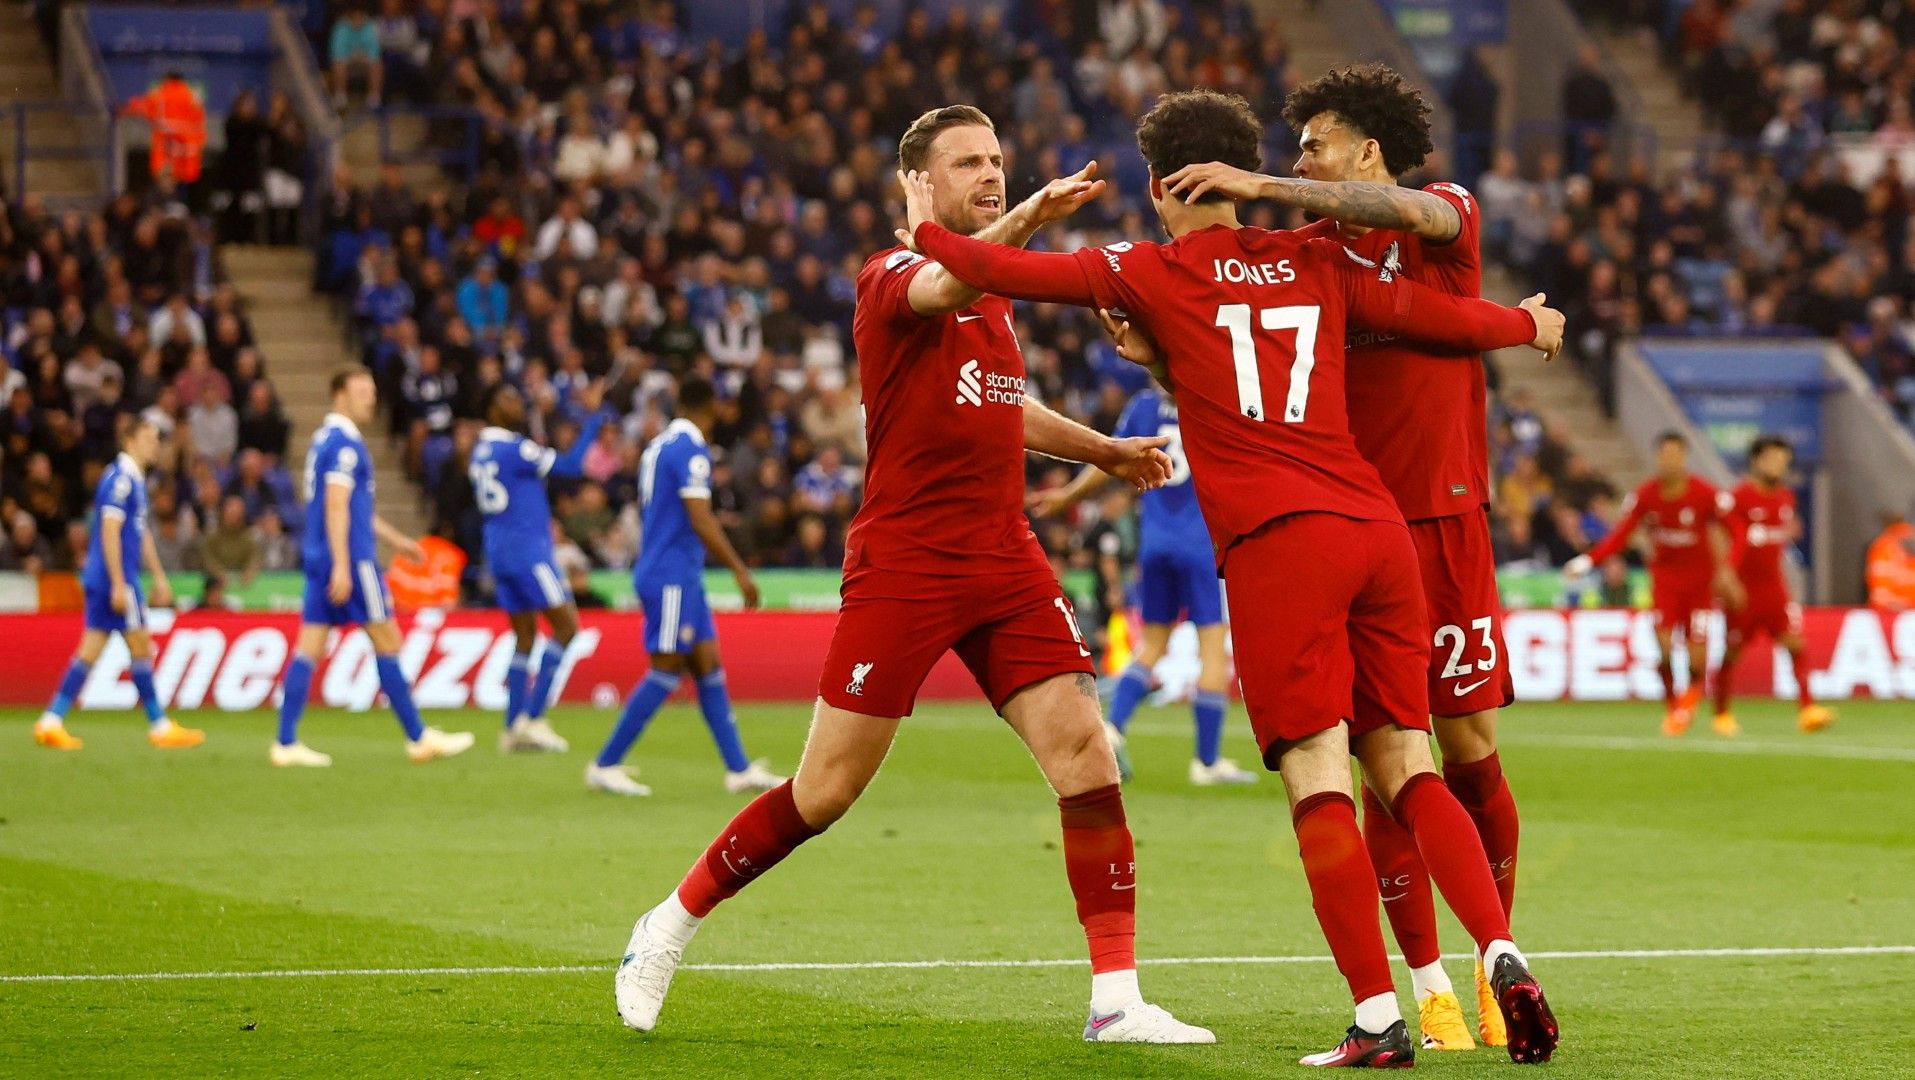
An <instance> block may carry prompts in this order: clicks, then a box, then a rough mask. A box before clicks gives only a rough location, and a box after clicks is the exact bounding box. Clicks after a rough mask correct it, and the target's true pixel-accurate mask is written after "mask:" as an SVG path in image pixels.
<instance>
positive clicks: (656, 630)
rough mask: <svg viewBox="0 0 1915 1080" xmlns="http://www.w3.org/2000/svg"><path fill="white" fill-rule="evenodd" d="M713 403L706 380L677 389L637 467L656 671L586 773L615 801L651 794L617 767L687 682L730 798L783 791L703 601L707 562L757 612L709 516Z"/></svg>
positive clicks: (642, 578) (638, 580)
mask: <svg viewBox="0 0 1915 1080" xmlns="http://www.w3.org/2000/svg"><path fill="white" fill-rule="evenodd" d="M716 402H717V395H716V393H715V392H714V391H713V389H712V385H711V383H709V382H706V381H705V380H704V379H700V378H697V377H695V376H694V377H688V378H686V379H685V380H684V381H683V382H681V383H680V384H679V387H678V418H677V419H675V420H673V421H672V422H671V424H670V426H668V427H666V429H665V430H664V432H663V433H662V434H660V435H659V436H658V438H656V439H653V440H652V441H651V444H650V445H649V446H647V447H645V455H644V457H643V458H642V459H641V460H640V462H639V466H638V494H639V500H640V504H641V505H640V522H641V536H642V544H641V547H640V548H639V553H638V563H637V565H635V566H634V567H633V568H632V584H633V587H634V588H635V589H637V591H638V599H639V603H640V604H642V605H643V606H644V608H645V648H646V650H647V651H648V652H650V653H651V657H652V670H651V671H650V672H648V673H647V674H646V676H645V677H644V678H643V679H641V680H639V683H638V685H637V686H635V687H633V688H632V692H631V693H630V694H628V695H626V698H625V708H624V710H623V711H622V712H621V713H620V714H619V717H618V724H617V726H616V727H614V728H613V729H612V734H611V737H610V738H609V739H607V740H606V741H605V748H604V749H603V750H600V751H599V755H598V760H596V761H594V762H593V763H592V764H590V765H588V766H586V768H585V784H586V786H587V787H590V788H594V789H597V790H599V791H608V792H611V793H612V794H614V795H649V794H651V789H650V788H648V787H646V786H645V785H644V784H641V783H639V782H638V781H637V780H634V779H632V776H631V774H630V773H628V772H626V771H625V769H624V767H623V766H622V765H621V764H620V763H621V762H623V761H624V760H625V754H626V752H627V751H629V750H630V749H631V748H632V743H633V742H635V741H637V739H638V737H639V735H640V734H641V733H642V732H643V731H644V730H645V725H646V724H648V723H650V722H651V719H652V714H654V713H656V712H657V711H658V707H659V706H660V705H663V704H664V703H665V699H666V698H668V697H670V696H671V695H672V691H674V690H676V689H678V684H679V682H680V681H681V680H682V679H683V678H684V677H685V675H686V673H688V672H689V673H690V674H691V676H692V677H693V678H695V679H697V680H698V707H699V710H700V711H702V712H703V713H704V715H705V726H706V727H708V728H710V729H711V737H712V741H714V742H716V743H717V744H718V753H719V755H720V756H721V757H723V758H724V759H725V790H727V791H730V792H732V793H734V794H737V793H740V792H746V791H770V790H771V789H772V788H775V787H777V786H778V785H779V784H782V783H784V782H785V781H784V777H782V776H776V775H774V774H773V773H772V772H771V770H770V769H767V768H766V767H765V763H764V762H762V761H753V760H751V759H750V758H749V757H747V756H746V755H745V747H744V744H743V743H742V742H741V741H740V740H739V738H738V719H737V717H735V716H733V715H732V711H731V695H730V694H729V693H727V692H726V689H725V669H724V668H722V667H720V666H719V664H718V635H717V632H716V631H715V630H714V629H713V627H712V618H711V605H709V604H707V603H706V602H705V554H706V552H710V553H711V554H712V555H713V556H714V557H716V558H717V559H718V561H719V562H722V563H724V564H725V566H726V567H728V568H730V570H731V574H732V577H733V578H735V579H737V582H738V591H739V592H741V593H743V594H744V597H745V607H747V608H755V607H757V606H758V583H757V582H755V581H753V580H752V577H751V571H750V570H749V569H748V568H747V567H746V566H745V561H744V560H743V559H741V558H739V557H738V552H737V550H736V549H734V548H733V547H732V546H731V541H730V540H729V539H727V538H726V537H725V530H724V529H722V528H720V527H719V525H718V518H717V516H716V515H714V514H713V513H712V509H711V451H710V450H709V449H707V448H706V446H705V439H706V438H707V437H708V436H709V435H710V434H711V429H712V425H713V424H714V423H716V421H717V416H718V413H717V408H716Z"/></svg>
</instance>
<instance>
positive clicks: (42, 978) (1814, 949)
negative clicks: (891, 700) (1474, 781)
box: [0, 945, 1915, 983]
mask: <svg viewBox="0 0 1915 1080" xmlns="http://www.w3.org/2000/svg"><path fill="white" fill-rule="evenodd" d="M1527 955H1529V956H1530V957H1531V958H1532V959H1537V960H1682V959H1708V958H1713V957H1755V956H1915V945H1829V946H1804V947H1799V948H1792V947H1777V948H1748V949H1587V950H1580V951H1564V952H1531V953H1529V954H1527ZM1471 956H1472V954H1471V953H1450V954H1448V956H1447V958H1448V959H1452V960H1467V959H1470V958H1471ZM1398 959H1401V958H1400V957H1399V958H1398ZM1332 960H1333V958H1331V957H1328V956H1166V957H1155V958H1151V957H1144V958H1141V959H1139V960H1138V961H1137V963H1138V964H1139V965H1141V966H1148V967H1189V966H1195V965H1207V966H1212V965H1214V966H1223V967H1229V966H1249V965H1257V964H1328V963H1331V962H1332ZM1086 962H1087V961H1085V960H1083V959H1081V958H1078V959H1071V960H850V961H790V962H782V963H766V964H685V965H683V966H682V967H681V968H679V970H681V971H709V972H731V973H751V972H776V971H954V970H967V969H977V968H1020V969H1021V968H1065V967H1083V966H1084V964H1085V963H1086ZM612 967H613V965H612V964H611V963H610V962H609V961H608V962H606V963H603V964H547V965H536V966H523V967H517V966H495V967H416V968H296V969H291V970H282V971H144V972H115V973H99V974H51V975H0V983H77V982H167V981H177V980H185V979H341V978H382V977H406V978H411V977H419V976H429V975H462V976H469V975H577V974H586V973H600V974H602V973H604V972H608V971H611V970H612Z"/></svg>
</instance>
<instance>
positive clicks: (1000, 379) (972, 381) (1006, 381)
mask: <svg viewBox="0 0 1915 1080" xmlns="http://www.w3.org/2000/svg"><path fill="white" fill-rule="evenodd" d="M987 401H988V402H990V403H992V404H993V405H1016V406H1019V407H1020V408H1021V407H1022V406H1023V404H1024V379H1023V377H1022V376H1019V375H998V374H995V373H986V372H982V371H980V370H978V362H977V361H976V360H967V361H965V362H964V366H963V367H961V368H959V369H958V381H957V404H959V405H976V406H978V407H979V408H983V407H984V403H985V402H987Z"/></svg>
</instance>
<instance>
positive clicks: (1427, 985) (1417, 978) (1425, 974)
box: [1410, 960, 1456, 1005]
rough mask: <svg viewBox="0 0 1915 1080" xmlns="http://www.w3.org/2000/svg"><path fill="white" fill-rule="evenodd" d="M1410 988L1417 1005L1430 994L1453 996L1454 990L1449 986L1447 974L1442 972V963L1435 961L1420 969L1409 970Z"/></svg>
mask: <svg viewBox="0 0 1915 1080" xmlns="http://www.w3.org/2000/svg"><path fill="white" fill-rule="evenodd" d="M1410 986H1411V988H1412V989H1414V990H1415V991H1416V1001H1417V1004H1419V1005H1420V1004H1422V1003H1423V999H1425V998H1427V997H1429V996H1431V995H1432V994H1453V993H1455V992H1456V990H1455V988H1454V987H1452V986H1451V985H1450V976H1449V973H1448V972H1446V971H1444V970H1443V961H1441V960H1436V961H1432V962H1431V963H1428V964H1424V965H1423V966H1422V967H1420V968H1411V969H1410Z"/></svg>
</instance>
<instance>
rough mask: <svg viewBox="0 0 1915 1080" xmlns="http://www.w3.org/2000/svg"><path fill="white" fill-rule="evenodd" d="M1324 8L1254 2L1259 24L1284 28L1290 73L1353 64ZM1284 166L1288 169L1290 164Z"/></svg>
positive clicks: (1281, 0) (1287, 1)
mask: <svg viewBox="0 0 1915 1080" xmlns="http://www.w3.org/2000/svg"><path fill="white" fill-rule="evenodd" d="M1321 4H1322V0H1251V4H1250V7H1251V10H1252V11H1254V12H1256V14H1257V19H1258V21H1259V22H1263V21H1266V20H1268V19H1271V18H1273V17H1274V18H1275V19H1276V20H1277V25H1278V26H1281V27H1282V28H1283V37H1284V40H1286V41H1288V42H1289V43H1290V63H1289V66H1288V69H1287V70H1289V71H1291V72H1293V73H1301V72H1312V73H1314V72H1319V71H1328V70H1329V69H1330V68H1332V67H1337V66H1339V65H1342V64H1347V63H1349V62H1350V55H1351V53H1350V43H1349V42H1347V41H1344V40H1342V39H1341V38H1340V37H1339V36H1338V34H1337V32H1336V29H1335V27H1333V26H1332V25H1331V23H1330V22H1329V20H1328V19H1326V18H1324V17H1323V15H1322V13H1321V12H1320V11H1319V10H1318V9H1319V7H1320V6H1321ZM1266 164H1274V163H1270V162H1266ZM1283 164H1284V165H1285V166H1286V167H1287V166H1288V165H1289V162H1284V163H1283Z"/></svg>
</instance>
